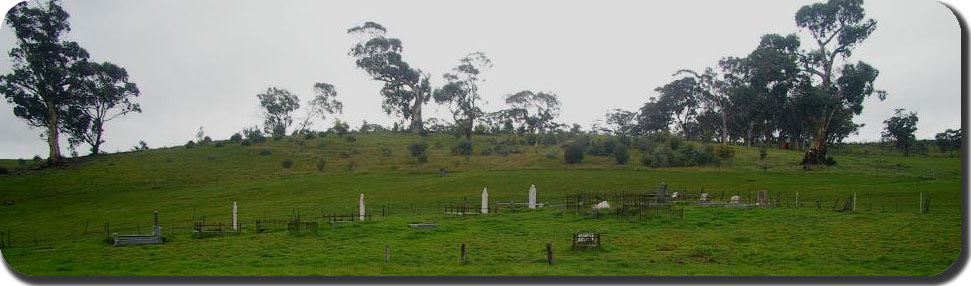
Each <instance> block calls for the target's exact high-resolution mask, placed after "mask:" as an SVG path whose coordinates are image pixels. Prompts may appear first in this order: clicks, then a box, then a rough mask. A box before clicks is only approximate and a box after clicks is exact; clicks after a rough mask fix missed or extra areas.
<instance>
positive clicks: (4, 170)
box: [0, 166, 10, 175]
mask: <svg viewBox="0 0 971 286" xmlns="http://www.w3.org/2000/svg"><path fill="white" fill-rule="evenodd" d="M8 173H10V170H7V167H3V166H0V175H5V174H8Z"/></svg>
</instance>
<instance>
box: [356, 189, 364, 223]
mask: <svg viewBox="0 0 971 286" xmlns="http://www.w3.org/2000/svg"><path fill="white" fill-rule="evenodd" d="M357 209H358V211H357V214H358V216H360V220H361V221H364V194H361V201H360V202H359V203H358V206H357Z"/></svg>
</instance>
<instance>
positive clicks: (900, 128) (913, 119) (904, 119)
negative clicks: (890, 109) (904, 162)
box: [880, 109, 917, 156]
mask: <svg viewBox="0 0 971 286" xmlns="http://www.w3.org/2000/svg"><path fill="white" fill-rule="evenodd" d="M883 124H884V128H883V132H882V133H881V134H880V135H882V136H883V138H884V139H886V140H889V141H891V142H893V143H894V146H896V147H897V149H900V150H901V151H903V152H904V156H907V155H909V154H910V149H912V148H913V147H914V143H916V141H917V140H916V138H915V137H914V132H915V131H917V113H914V112H906V110H904V109H896V110H894V115H893V116H892V117H890V118H888V119H887V120H884V121H883Z"/></svg>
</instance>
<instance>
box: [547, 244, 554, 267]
mask: <svg viewBox="0 0 971 286" xmlns="http://www.w3.org/2000/svg"><path fill="white" fill-rule="evenodd" d="M546 262H547V263H549V265H553V243H552V242H548V243H546Z"/></svg>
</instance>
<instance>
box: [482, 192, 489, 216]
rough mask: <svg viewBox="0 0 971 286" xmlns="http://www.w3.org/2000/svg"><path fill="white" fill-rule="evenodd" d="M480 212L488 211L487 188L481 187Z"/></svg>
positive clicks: (485, 212)
mask: <svg viewBox="0 0 971 286" xmlns="http://www.w3.org/2000/svg"><path fill="white" fill-rule="evenodd" d="M482 213H484V214H487V213H489V190H488V189H486V188H482Z"/></svg>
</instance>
